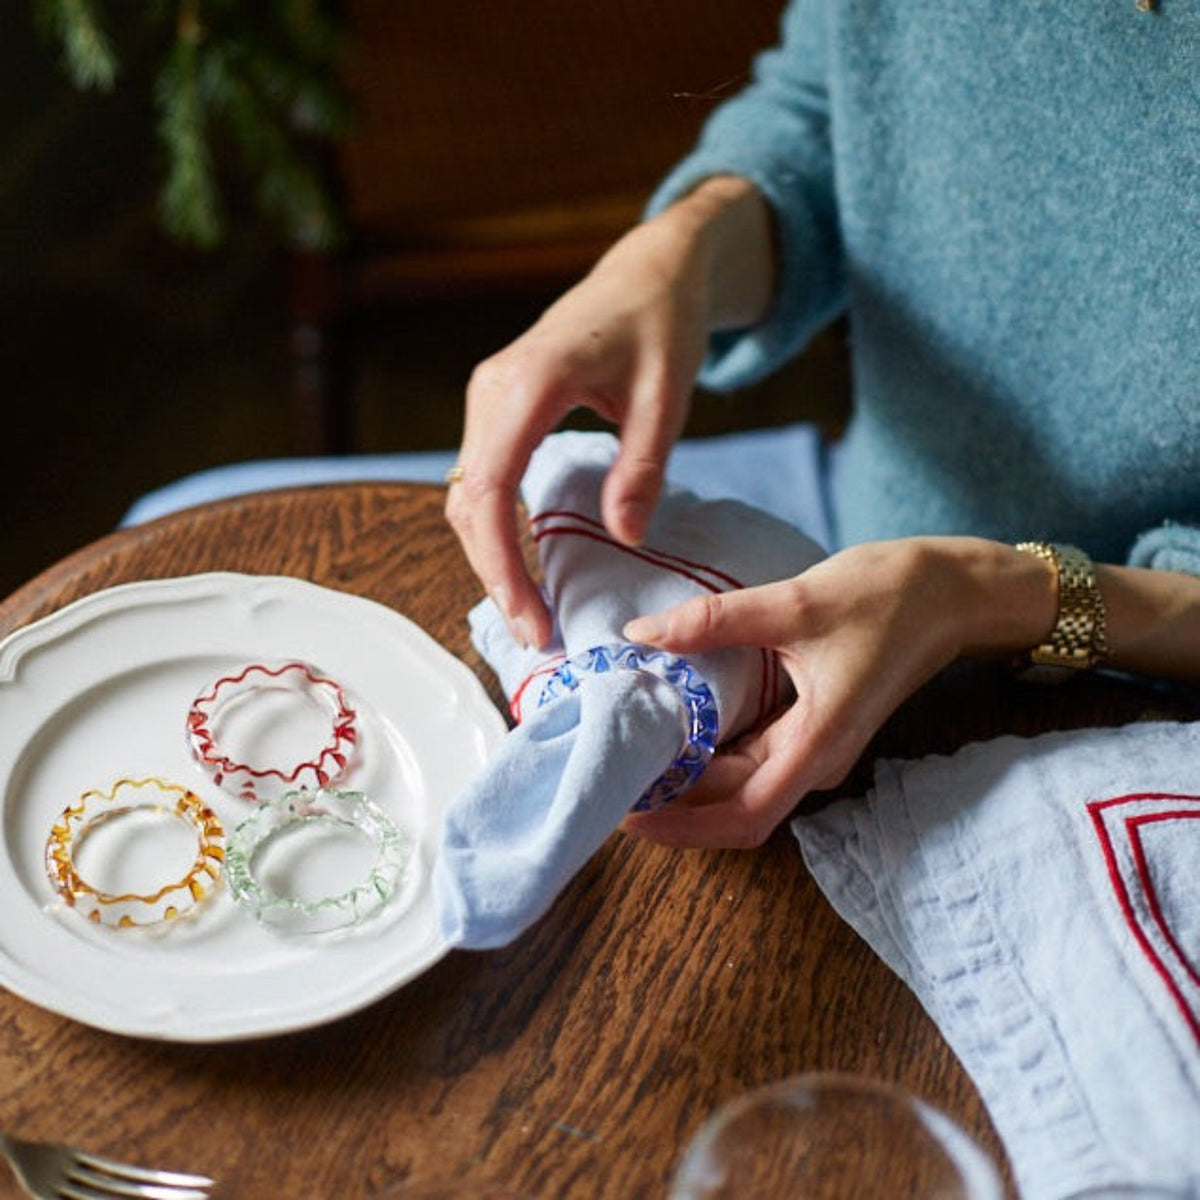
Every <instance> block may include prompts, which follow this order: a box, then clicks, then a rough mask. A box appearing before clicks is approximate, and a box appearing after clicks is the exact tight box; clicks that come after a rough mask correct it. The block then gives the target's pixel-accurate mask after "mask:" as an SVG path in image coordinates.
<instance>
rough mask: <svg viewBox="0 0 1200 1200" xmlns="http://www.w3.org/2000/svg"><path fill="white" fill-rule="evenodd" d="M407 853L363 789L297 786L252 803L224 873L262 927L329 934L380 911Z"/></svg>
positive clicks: (235, 836)
mask: <svg viewBox="0 0 1200 1200" xmlns="http://www.w3.org/2000/svg"><path fill="white" fill-rule="evenodd" d="M409 852H410V839H409V838H408V837H407V835H406V834H404V833H403V832H402V831H401V830H400V829H399V828H398V827H397V826H396V825H395V824H394V823H393V822H392V821H391V820H390V819H389V818H388V817H387V815H386V814H385V813H384V812H383V810H382V809H380V807H379V806H378V805H377V804H375V803H373V802H372V801H371V800H369V799H368V798H367V797H366V796H365V795H364V794H363V793H362V792H353V791H334V790H332V789H327V788H322V789H320V790H318V791H315V792H310V791H304V790H297V791H291V792H287V793H285V794H284V795H283V796H280V797H278V798H277V799H273V800H269V801H265V802H263V803H261V804H259V805H258V807H257V808H255V809H254V811H253V812H252V813H251V814H250V815H249V816H248V817H247V818H246V819H245V820H244V821H242V823H241V824H240V825H238V827H237V828H236V829H235V830H234V831H233V833H232V834H231V835H230V838H229V852H228V854H227V856H226V865H225V874H226V879H227V880H228V882H229V890H230V892H231V893H232V894H233V897H234V899H235V900H237V901H238V903H239V904H241V905H243V906H244V907H245V908H247V909H248V910H249V911H250V912H251V913H252V914H253V915H254V916H255V917H256V918H257V919H258V920H259V921H261V922H262V923H263V924H264V925H270V926H274V927H275V928H276V929H278V930H280V931H281V932H286V933H328V932H331V931H333V930H339V929H347V928H352V927H355V926H357V925H361V924H362V923H363V922H364V921H366V920H367V919H368V918H370V917H372V916H374V915H375V914H376V913H377V912H379V910H380V909H381V908H383V907H384V905H386V904H387V903H388V901H389V900H390V899H391V898H392V896H393V895H394V894H395V892H396V891H397V889H398V887H399V886H400V883H401V881H402V880H403V879H404V877H405V874H406V872H407V869H408V862H409ZM314 875H315V876H316V879H315V880H314V879H313V876H314ZM331 884H332V887H330V885H331ZM327 888H328V889H329V890H328V891H327V890H326V889H327Z"/></svg>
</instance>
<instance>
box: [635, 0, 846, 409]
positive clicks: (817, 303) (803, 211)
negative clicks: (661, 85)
mask: <svg viewBox="0 0 1200 1200" xmlns="http://www.w3.org/2000/svg"><path fill="white" fill-rule="evenodd" d="M827 2H828V0H792V3H791V4H790V6H789V7H788V9H787V11H786V12H785V14H784V17H783V22H782V34H781V39H780V41H779V44H778V45H776V46H775V47H773V48H772V49H770V50H766V51H764V52H763V53H762V54H760V55H759V56H758V57H757V58H756V59H755V62H754V70H753V75H752V78H751V81H750V83H749V84H748V85H747V87H746V88H745V89H744V90H743V91H742V92H740V93H738V95H736V96H734V97H733V98H732V99H730V100H728V101H726V102H725V103H724V104H723V105H722V106H721V107H720V108H718V109H717V110H716V111H715V112H714V113H713V114H712V115H711V116H710V117H709V119H708V121H707V122H706V123H705V126H704V129H703V130H702V132H701V135H700V138H699V140H698V142H697V144H696V146H695V148H694V149H693V151H692V152H691V153H690V154H689V155H688V156H687V157H686V158H684V159H683V160H682V161H681V162H680V163H678V164H677V165H676V166H675V168H674V169H673V170H672V171H671V172H670V174H669V175H668V176H667V177H666V178H665V179H664V180H663V182H662V183H661V184H660V186H659V187H658V189H657V190H656V191H655V193H654V195H653V196H652V197H651V199H650V202H649V205H648V208H647V215H653V214H654V213H657V212H660V211H661V210H662V209H663V208H665V207H667V205H669V204H670V203H671V202H672V201H674V200H676V199H678V198H679V197H680V196H682V195H683V194H684V193H686V192H687V191H689V190H690V189H692V188H694V187H695V186H696V185H697V184H698V183H699V182H700V181H701V180H703V179H705V178H706V177H708V176H712V175H739V176H742V177H743V178H746V179H748V180H749V181H750V182H752V183H753V184H754V185H755V186H756V187H757V188H758V189H759V191H760V192H761V193H762V194H763V196H764V197H765V198H766V199H767V201H768V203H769V204H770V206H771V208H772V210H773V213H774V219H775V229H776V237H777V278H776V291H775V298H774V301H773V304H772V307H771V311H770V312H769V314H768V315H767V317H766V318H765V319H764V320H763V321H762V322H761V323H759V324H758V325H755V326H754V327H752V328H749V329H744V330H734V331H729V332H722V333H719V334H716V335H714V336H713V338H712V339H711V342H710V345H709V353H708V356H707V359H706V361H705V363H704V365H703V367H702V369H701V373H700V382H701V383H702V384H703V385H704V386H705V387H708V388H712V389H714V390H718V391H723V390H729V389H732V388H736V387H743V386H745V385H747V384H750V383H753V382H755V381H757V380H758V379H761V378H763V377H764V376H766V375H769V374H770V373H772V372H773V371H775V370H776V369H778V368H779V367H780V366H782V365H783V364H784V363H785V362H786V361H787V360H788V359H789V358H791V357H793V356H794V355H795V354H797V353H798V352H799V351H800V350H802V349H803V348H804V346H805V345H806V344H807V342H808V341H809V340H810V339H811V338H812V336H813V335H814V334H815V333H816V332H817V331H818V330H819V329H820V328H821V327H822V326H823V325H825V324H827V323H828V322H829V320H830V319H831V318H832V317H833V316H834V315H835V314H836V313H837V312H838V311H839V310H840V309H841V308H842V307H843V305H844V281H843V270H842V254H841V243H840V238H839V236H838V222H837V214H836V203H835V198H834V188H833V167H832V155H831V151H830V140H829V91H828V82H827V78H826V66H827V62H826V59H827V55H826V43H827V36H828V31H827V18H826V15H825V9H826V7H827Z"/></svg>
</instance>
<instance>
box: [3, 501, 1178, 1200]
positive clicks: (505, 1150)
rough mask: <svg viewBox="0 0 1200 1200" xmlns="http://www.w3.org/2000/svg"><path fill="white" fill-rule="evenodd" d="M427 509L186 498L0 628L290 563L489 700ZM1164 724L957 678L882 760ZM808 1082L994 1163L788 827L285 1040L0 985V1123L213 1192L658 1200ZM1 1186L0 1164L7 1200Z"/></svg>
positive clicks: (918, 705)
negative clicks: (840, 1075) (943, 1118)
mask: <svg viewBox="0 0 1200 1200" xmlns="http://www.w3.org/2000/svg"><path fill="white" fill-rule="evenodd" d="M441 506H442V489H441V488H439V487H434V486H430V485H401V484H377V483H372V484H362V485H335V486H329V487H320V488H310V489H297V490H289V491H281V492H271V493H266V494H262V495H258V496H253V497H248V498H243V499H234V500H229V501H224V502H221V503H218V504H214V505H210V506H205V507H202V508H198V509H192V510H189V511H186V512H183V513H180V514H177V515H174V516H169V517H165V518H163V519H161V520H159V521H156V522H153V523H150V524H148V525H145V526H142V527H139V528H134V529H130V530H125V531H120V532H117V533H115V534H112V535H110V536H109V537H106V538H104V539H102V540H100V541H99V542H96V543H94V544H93V545H91V546H88V547H85V548H84V549H82V550H81V551H79V552H78V553H77V554H75V555H73V556H72V557H70V558H68V559H66V560H65V561H63V562H62V563H60V564H58V565H56V566H54V567H52V568H51V569H50V570H48V571H47V572H45V573H44V574H42V575H41V576H39V577H38V578H36V579H34V580H33V581H32V582H30V583H29V584H27V585H26V586H25V587H24V588H22V589H21V590H20V591H18V592H17V593H15V594H14V595H13V596H11V597H9V598H8V600H6V601H5V602H4V603H3V604H0V635H3V634H5V633H7V632H9V631H10V630H12V629H14V628H16V627H18V626H20V625H22V624H24V623H26V622H28V621H30V620H32V619H34V618H36V617H38V616H41V615H43V614H46V613H49V612H51V611H53V610H55V609H57V608H59V607H61V606H62V605H63V604H65V603H67V602H68V601H70V600H73V599H75V598H77V597H79V596H83V595H86V594H88V593H90V592H93V591H95V590H97V589H100V588H103V587H106V586H109V585H111V584H116V583H120V582H124V581H129V580H137V579H146V578H153V577H169V576H176V575H184V574H190V573H193V572H199V571H210V570H233V571H243V572H249V573H263V574H289V575H295V576H300V577H303V578H305V579H309V580H312V581H314V582H316V583H320V584H324V585H326V586H329V587H333V588H338V589H341V590H344V591H347V592H352V593H357V594H360V595H363V596H367V597H370V598H372V599H374V600H377V601H381V602H383V603H385V604H388V605H391V606H392V607H394V608H396V609H398V610H399V611H401V612H403V613H404V614H406V615H407V616H409V617H410V618H412V619H413V620H414V621H416V622H417V623H418V624H420V625H422V626H423V627H424V628H425V629H426V630H427V631H428V632H429V633H430V634H432V635H433V636H434V637H435V638H437V639H438V640H439V641H440V642H441V643H442V644H443V645H445V646H446V647H447V648H448V649H449V650H450V651H451V652H452V653H454V654H456V655H458V656H459V657H460V658H462V659H463V660H465V661H466V662H467V663H468V664H469V665H470V666H471V667H472V668H474V669H475V670H476V671H477V672H478V673H479V674H480V676H481V677H482V678H483V679H484V680H485V683H486V684H487V686H488V688H489V690H490V691H491V693H492V695H493V696H494V697H495V698H496V699H497V701H499V700H500V696H499V693H498V692H497V690H496V684H495V681H494V679H493V678H492V677H491V674H490V672H489V671H488V670H487V668H486V666H485V665H484V664H483V663H482V662H481V661H480V659H479V658H478V656H477V655H476V654H475V652H474V650H473V649H472V647H471V646H470V644H469V641H468V638H467V633H466V626H465V620H464V618H465V613H466V610H467V608H468V607H469V605H470V604H471V603H472V602H473V601H474V599H475V598H476V596H477V594H478V588H477V584H476V582H475V580H474V577H473V576H472V574H471V572H470V570H469V568H468V567H467V565H466V562H465V560H464V559H463V557H462V555H461V553H460V551H459V549H458V545H457V543H456V541H455V540H454V538H453V536H452V534H451V533H450V531H449V529H448V527H447V526H446V525H445V523H444V522H443V520H442V517H441ZM1086 688H1087V689H1090V688H1091V685H1090V684H1089V685H1086ZM1169 711H1171V706H1170V704H1169V702H1168V701H1166V700H1164V699H1161V698H1159V697H1156V696H1155V695H1154V694H1152V693H1146V692H1140V691H1137V690H1132V691H1131V690H1128V689H1123V688H1120V687H1117V686H1115V685H1113V686H1111V687H1110V686H1109V685H1106V684H1104V683H1103V682H1102V681H1096V684H1095V690H1094V691H1092V690H1086V689H1085V690H1072V689H1066V690H1064V689H1055V690H1053V692H1052V691H1051V690H1049V689H1046V690H1042V689H1032V690H1031V689H1029V688H1020V687H1017V686H1016V685H1013V684H1012V683H1010V682H1009V681H1008V680H1007V679H1006V677H1005V676H1004V675H1003V673H1002V672H999V671H989V670H987V669H981V670H978V671H974V672H969V671H964V672H952V673H950V674H949V675H948V676H947V677H946V679H944V680H942V681H939V683H938V684H937V685H936V686H935V687H933V688H931V689H927V691H926V693H923V694H922V695H921V696H920V697H918V698H917V699H916V700H914V702H913V703H912V704H910V705H909V706H908V707H907V708H906V709H905V710H904V711H903V712H902V713H901V714H900V715H899V716H898V717H897V719H896V720H895V721H894V722H893V723H892V724H891V725H890V726H889V727H888V729H887V730H886V731H885V732H884V734H883V735H882V737H881V740H880V745H879V747H878V749H880V750H882V751H884V752H889V753H894V752H904V751H907V752H912V753H920V752H924V751H925V750H928V749H950V748H953V746H954V745H957V744H960V743H961V742H962V741H964V740H966V739H967V738H969V737H975V736H985V735H987V734H988V733H990V732H996V731H998V730H999V729H1000V728H1009V729H1015V730H1016V731H1018V732H1030V731H1033V730H1035V729H1037V728H1042V727H1049V726H1050V725H1054V724H1080V723H1083V722H1085V721H1089V720H1091V721H1095V720H1101V721H1105V720H1125V719H1130V718H1131V717H1135V716H1139V715H1159V714H1160V713H1166V712H1169ZM864 770H865V767H864ZM861 782H862V779H861V778H855V779H852V780H851V781H850V782H849V783H848V784H847V788H848V789H850V790H854V789H855V788H857V787H859V786H860V785H861ZM0 919H3V918H2V917H0ZM817 1068H836V1069H840V1070H845V1071H856V1072H863V1073H866V1074H867V1075H870V1076H873V1077H876V1078H879V1079H883V1080H891V1081H895V1082H897V1083H900V1084H902V1085H904V1086H905V1087H907V1088H909V1089H911V1090H912V1091H914V1092H916V1093H917V1094H919V1095H921V1096H924V1097H925V1098H927V1099H929V1100H931V1101H932V1102H934V1103H936V1104H938V1105H940V1106H942V1107H943V1108H944V1109H946V1110H947V1111H949V1112H950V1113H952V1114H953V1115H954V1116H955V1117H957V1118H958V1119H959V1120H960V1121H961V1122H963V1123H964V1124H965V1125H966V1126H967V1127H968V1128H969V1129H971V1130H972V1131H974V1132H975V1133H976V1134H977V1135H978V1137H979V1139H980V1140H981V1142H982V1143H983V1145H984V1146H985V1147H986V1148H987V1149H988V1150H989V1151H990V1152H992V1153H993V1154H995V1155H996V1156H997V1158H999V1157H1000V1148H999V1145H998V1142H997V1140H996V1137H995V1133H994V1131H993V1129H992V1127H991V1125H990V1123H989V1121H988V1118H987V1116H986V1113H985V1111H984V1110H983V1108H982V1105H981V1102H980V1100H979V1097H978V1095H977V1093H976V1091H975V1089H974V1087H973V1085H972V1083H971V1081H970V1080H969V1079H968V1078H967V1076H966V1075H965V1074H964V1072H963V1070H962V1068H961V1067H960V1066H959V1064H958V1063H957V1061H956V1059H955V1058H954V1057H953V1055H952V1054H951V1053H950V1051H949V1049H948V1048H947V1046H946V1044H945V1043H944V1041H943V1040H942V1038H941V1036H940V1035H939V1033H938V1031H937V1029H936V1028H935V1027H934V1025H933V1024H932V1022H931V1021H930V1020H929V1019H928V1017H927V1016H926V1015H925V1013H924V1012H923V1010H922V1009H921V1008H920V1006H919V1005H918V1003H917V1001H916V1000H915V999H914V997H913V996H912V994H911V993H910V992H909V991H908V990H907V989H906V988H905V987H904V986H903V985H902V984H901V983H900V982H899V980H898V979H897V978H896V977H895V976H894V975H892V974H891V972H890V971H888V970H887V969H886V968H885V967H884V966H883V965H882V964H881V963H880V962H879V961H878V960H877V959H876V958H875V957H874V955H873V954H872V953H871V952H870V951H869V950H868V949H867V947H866V946H865V944H864V943H863V942H861V941H860V940H859V939H858V937H857V936H856V935H855V934H854V933H853V932H852V931H851V930H850V929H849V928H848V927H847V926H846V925H845V924H844V923H843V922H842V921H840V920H839V919H838V918H837V917H836V915H835V914H834V913H833V911H832V910H831V909H830V907H829V906H828V904H827V903H826V902H825V900H824V899H823V897H822V895H821V893H820V892H819V891H818V890H817V888H816V887H815V885H814V884H813V882H812V880H811V879H810V877H809V876H808V874H807V872H806V871H805V870H804V868H803V865H802V862H801V859H800V856H799V853H798V851H797V849H796V847H795V845H794V842H793V841H792V839H791V837H790V836H789V835H788V834H787V833H785V832H780V833H778V834H777V835H776V836H775V837H774V839H773V840H772V841H771V842H770V843H769V844H768V845H767V846H766V847H764V848H763V849H762V850H760V851H756V852H753V853H746V852H722V853H708V852H691V853H679V852H672V851H666V850H662V849H659V848H656V847H653V846H649V845H645V844H642V843H639V842H636V841H633V840H630V839H627V838H624V837H621V836H614V837H613V838H612V839H610V841H609V842H608V843H607V844H606V845H605V846H604V848H603V849H602V850H601V852H600V853H599V854H598V855H596V857H595V858H594V859H593V860H592V862H591V863H589V865H588V866H587V867H586V868H585V869H584V870H583V872H582V873H581V874H580V875H579V876H578V877H577V878H576V880H575V881H574V883H573V884H572V885H571V886H570V887H569V888H568V890H567V891H566V893H565V894H564V895H563V896H562V897H561V898H560V900H559V902H558V903H557V904H556V905H555V907H554V908H553V909H552V911H551V912H550V913H549V915H548V916H546V917H545V918H544V919H543V920H542V921H541V922H540V923H539V924H538V925H537V926H536V927H535V928H533V929H532V930H531V931H529V932H528V933H527V934H526V935H525V936H524V937H522V938H521V939H519V940H518V941H517V942H516V943H515V944H514V945H512V946H511V947H509V948H507V949H503V950H499V951H493V952H489V953H467V952H454V953H451V954H450V955H449V956H448V957H446V958H444V959H443V960H442V961H441V962H440V963H438V964H437V965H436V966H434V967H433V968H432V969H431V970H429V971H428V972H427V973H426V974H424V975H423V976H421V977H420V978H418V979H417V980H415V981H414V982H412V983H410V984H409V985H408V986H406V987H405V988H403V989H401V990H400V991H398V992H396V993H395V994H393V995H391V996H389V997H387V998H386V999H384V1000H382V1001H380V1002H378V1003H376V1004H375V1005H373V1006H372V1007H371V1008H369V1009H367V1010H366V1011H363V1012H361V1013H359V1014H357V1015H354V1016H351V1017H349V1018H346V1019H343V1020H341V1021H338V1022H336V1023H334V1024H332V1025H329V1026H326V1027H324V1028H319V1029H316V1030H311V1031H308V1032H304V1033H299V1034H291V1035H286V1036H281V1037H278V1038H271V1039H263V1040H260V1041H253V1042H245V1043H237V1044H223V1045H215V1046H195V1045H185V1046H176V1045H169V1044H162V1043H157V1042H148V1041H141V1040H137V1039H131V1038H124V1037H120V1036H116V1035H111V1034H107V1033H104V1032H99V1031H97V1030H94V1029H91V1028H88V1027H85V1026H82V1025H79V1024H76V1023H74V1022H72V1021H70V1020H67V1019H64V1018H61V1017H58V1016H55V1015H53V1014H51V1013H48V1012H44V1011H42V1010H40V1009H38V1008H35V1007H33V1006H31V1005H30V1004H28V1003H26V1002H25V1001H23V1000H21V999H18V998H16V997H14V996H11V995H8V994H6V993H0V1128H2V1129H5V1130H9V1131H12V1132H14V1133H18V1134H20V1135H23V1136H28V1137H34V1138H45V1139H62V1138H69V1139H71V1140H73V1141H75V1142H76V1143H77V1144H81V1145H83V1146H85V1147H87V1148H90V1149H93V1150H95V1151H97V1152H100V1153H108V1154H112V1155H114V1156H116V1157H122V1158H126V1159H132V1160H135V1161H144V1162H147V1163H152V1164H160V1165H167V1166H169V1165H176V1166H178V1167H180V1168H183V1169H194V1170H202V1171H206V1172H208V1173H209V1174H211V1175H213V1176H215V1177H216V1179H217V1180H218V1181H219V1185H218V1187H217V1189H216V1191H215V1193H214V1195H215V1197H217V1198H219V1200H238V1198H240V1200H264V1198H265V1197H272V1198H273V1200H326V1198H328V1200H356V1198H358V1197H363V1198H366V1197H404V1196H405V1195H409V1194H412V1189H413V1188H414V1187H415V1186H416V1185H417V1184H421V1183H426V1182H429V1181H433V1180H447V1179H464V1180H471V1181H476V1182H478V1181H485V1182H491V1183H496V1184H502V1185H504V1186H506V1187H507V1188H508V1189H509V1192H508V1193H507V1194H511V1195H518V1196H524V1197H537V1198H551V1197H572V1198H574V1197H580V1198H586V1197H618V1198H621V1200H630V1198H634V1197H636V1198H642V1197H655V1196H662V1195H664V1193H665V1189H666V1185H667V1183H668V1180H669V1179H670V1176H671V1173H672V1169H673V1167H674V1165H675V1162H676V1160H677V1156H678V1155H679V1153H680V1151H681V1148H682V1146H683V1145H684V1143H685V1142H686V1140H687V1139H688V1137H689V1136H690V1135H691V1134H692V1133H694V1132H695V1130H696V1129H697V1127H698V1126H699V1124H700V1123H701V1122H702V1121H703V1119H704V1118H705V1116H706V1115H707V1114H709V1113H710V1112H711V1111H712V1110H713V1109H714V1108H715V1107H716V1106H717V1105H718V1104H719V1103H720V1102H721V1101H723V1100H726V1099H728V1098H730V1097H732V1096H734V1095H735V1094H737V1093H739V1092H741V1091H742V1090H744V1089H746V1088H747V1087H750V1086H752V1085H754V1084H759V1083H764V1082H767V1081H771V1080H776V1079H780V1078H782V1077H784V1076H787V1075H790V1074H793V1073H795V1072H800V1071H808V1070H813V1069H817ZM18 1194H19V1193H18V1192H17V1191H16V1189H15V1185H14V1184H12V1183H11V1181H10V1180H9V1179H8V1178H7V1177H6V1176H3V1175H0V1197H9V1196H16V1195H18ZM473 1194H486V1193H473Z"/></svg>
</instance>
